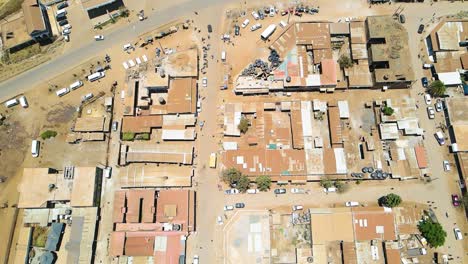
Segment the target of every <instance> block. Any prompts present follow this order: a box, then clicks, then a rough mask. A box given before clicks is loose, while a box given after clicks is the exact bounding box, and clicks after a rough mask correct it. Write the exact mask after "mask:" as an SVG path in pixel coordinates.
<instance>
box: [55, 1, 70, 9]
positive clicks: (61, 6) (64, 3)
mask: <svg viewBox="0 0 468 264" xmlns="http://www.w3.org/2000/svg"><path fill="white" fill-rule="evenodd" d="M65 7H68V2H63V3H60V4H58V5H57V9H58V10H60V9H64V8H65Z"/></svg>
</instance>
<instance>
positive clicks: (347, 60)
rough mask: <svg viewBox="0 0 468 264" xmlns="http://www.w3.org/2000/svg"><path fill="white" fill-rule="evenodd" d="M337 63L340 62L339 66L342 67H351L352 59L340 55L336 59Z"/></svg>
mask: <svg viewBox="0 0 468 264" xmlns="http://www.w3.org/2000/svg"><path fill="white" fill-rule="evenodd" d="M338 64H340V67H341V68H343V69H344V68H351V67H353V61H352V60H351V59H350V58H349V57H348V56H346V55H341V57H340V58H339V59H338Z"/></svg>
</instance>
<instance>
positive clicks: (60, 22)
mask: <svg viewBox="0 0 468 264" xmlns="http://www.w3.org/2000/svg"><path fill="white" fill-rule="evenodd" d="M58 24H59V26H61V27H63V26H65V25H66V24H68V20H66V19H65V20H60V21H59V22H58Z"/></svg>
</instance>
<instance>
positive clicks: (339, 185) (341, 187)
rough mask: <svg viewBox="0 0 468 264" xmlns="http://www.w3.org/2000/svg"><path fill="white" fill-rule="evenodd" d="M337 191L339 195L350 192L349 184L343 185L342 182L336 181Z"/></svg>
mask: <svg viewBox="0 0 468 264" xmlns="http://www.w3.org/2000/svg"><path fill="white" fill-rule="evenodd" d="M335 187H336V191H337V192H339V193H344V192H347V191H348V190H349V185H348V184H347V183H343V182H342V181H335Z"/></svg>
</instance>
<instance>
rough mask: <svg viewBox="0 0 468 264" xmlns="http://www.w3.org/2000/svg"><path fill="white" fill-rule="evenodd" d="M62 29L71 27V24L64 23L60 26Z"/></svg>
mask: <svg viewBox="0 0 468 264" xmlns="http://www.w3.org/2000/svg"><path fill="white" fill-rule="evenodd" d="M62 28H63V29H71V28H72V26H71V25H70V24H65V25H63V26H62Z"/></svg>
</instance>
